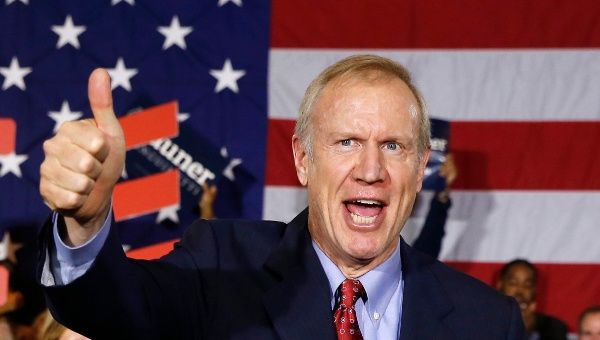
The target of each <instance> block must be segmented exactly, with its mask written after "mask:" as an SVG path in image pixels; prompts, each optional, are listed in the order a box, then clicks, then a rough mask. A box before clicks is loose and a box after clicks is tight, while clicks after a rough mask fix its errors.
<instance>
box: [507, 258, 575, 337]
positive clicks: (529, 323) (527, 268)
mask: <svg viewBox="0 0 600 340" xmlns="http://www.w3.org/2000/svg"><path fill="white" fill-rule="evenodd" d="M537 282H538V270H537V268H536V267H535V266H534V265H533V264H532V263H531V262H529V261H527V260H524V259H515V260H512V261H510V262H508V263H507V264H505V265H504V266H503V267H502V269H501V270H500V278H499V280H498V282H497V284H496V288H497V289H498V290H499V291H500V292H502V293H504V294H505V295H508V296H512V297H514V298H515V299H516V300H517V302H518V303H519V307H520V308H521V315H522V317H523V323H524V324H525V330H526V332H527V339H529V340H566V339H567V325H566V324H565V323H564V322H563V321H561V320H559V319H557V318H555V317H552V316H549V315H545V314H542V313H540V312H538V311H537V303H536V294H537Z"/></svg>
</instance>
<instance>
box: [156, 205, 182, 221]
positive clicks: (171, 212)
mask: <svg viewBox="0 0 600 340" xmlns="http://www.w3.org/2000/svg"><path fill="white" fill-rule="evenodd" d="M177 210H179V204H175V205H171V206H168V207H164V208H162V209H160V210H159V211H158V215H157V216H156V223H162V221H164V220H166V219H168V220H170V221H171V222H173V223H179V215H177Z"/></svg>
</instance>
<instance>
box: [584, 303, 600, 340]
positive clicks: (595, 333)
mask: <svg viewBox="0 0 600 340" xmlns="http://www.w3.org/2000/svg"><path fill="white" fill-rule="evenodd" d="M579 340H600V305H597V306H590V307H588V308H586V309H585V310H584V311H583V312H582V313H581V315H580V316H579Z"/></svg>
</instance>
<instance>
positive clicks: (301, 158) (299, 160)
mask: <svg viewBox="0 0 600 340" xmlns="http://www.w3.org/2000/svg"><path fill="white" fill-rule="evenodd" d="M292 150H293V151H294V166H295V167H296V175H297V176H298V180H299V181H300V184H302V186H306V184H307V183H308V154H307V153H306V150H305V149H304V145H302V141H301V140H300V138H298V136H296V135H294V136H292Z"/></svg>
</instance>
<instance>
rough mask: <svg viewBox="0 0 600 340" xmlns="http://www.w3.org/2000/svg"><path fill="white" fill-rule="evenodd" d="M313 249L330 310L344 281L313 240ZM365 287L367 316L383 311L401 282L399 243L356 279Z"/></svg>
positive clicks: (339, 272) (340, 273)
mask: <svg viewBox="0 0 600 340" xmlns="http://www.w3.org/2000/svg"><path fill="white" fill-rule="evenodd" d="M312 245H313V248H314V249H315V252H316V253H317V256H318V257H319V261H320V262H321V266H322V267H323V270H324V271H325V275H326V276H327V279H328V280H329V287H330V297H331V308H332V309H333V306H334V304H335V300H334V296H335V291H336V290H337V288H338V287H339V285H340V284H341V283H342V282H343V281H344V280H345V279H346V277H345V276H344V274H343V273H342V272H341V270H340V269H339V268H338V267H337V266H336V265H335V263H333V261H331V259H330V258H329V257H327V255H325V253H324V252H323V251H322V250H321V248H319V245H317V243H316V242H315V241H314V240H313V241H312ZM358 279H359V280H360V282H361V283H362V285H363V287H365V291H366V292H367V297H368V300H367V302H366V303H365V307H366V308H367V310H368V312H369V314H372V312H373V311H385V310H386V309H387V306H388V304H389V302H390V300H391V298H392V295H394V292H395V291H396V288H398V285H399V284H400V281H401V280H402V261H401V259H400V241H398V244H397V246H396V250H395V251H394V253H393V254H392V256H390V257H389V258H388V259H387V260H385V261H384V262H383V263H381V264H380V265H379V266H377V267H375V268H373V269H371V270H370V271H368V272H367V273H365V274H364V275H362V276H361V277H359V278H358Z"/></svg>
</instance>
